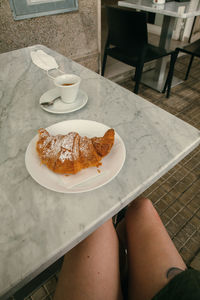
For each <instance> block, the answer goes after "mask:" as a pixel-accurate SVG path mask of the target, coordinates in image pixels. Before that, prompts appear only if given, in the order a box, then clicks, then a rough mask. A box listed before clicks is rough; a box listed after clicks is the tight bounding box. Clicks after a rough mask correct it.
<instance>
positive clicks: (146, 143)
mask: <svg viewBox="0 0 200 300" xmlns="http://www.w3.org/2000/svg"><path fill="white" fill-rule="evenodd" d="M36 49H42V50H44V51H45V52H46V53H49V54H50V55H52V56H53V57H55V59H56V61H57V63H58V64H59V66H61V69H62V70H63V71H65V72H66V73H74V74H77V75H79V76H80V77H81V78H82V82H81V89H82V90H83V91H85V92H86V93H87V95H88V97H89V99H88V103H87V105H86V106H85V107H83V108H82V109H81V110H78V111H75V112H73V113H69V114H63V115H56V114H50V113H48V112H46V111H44V110H42V109H41V108H40V106H39V103H38V102H39V99H40V96H41V95H42V94H43V93H44V92H46V91H47V90H48V89H51V88H53V87H54V84H53V82H52V80H51V79H50V78H48V77H47V75H46V73H45V71H43V70H41V69H39V68H38V67H37V66H35V65H34V64H33V63H32V61H31V58H30V52H31V51H32V50H36ZM0 69H1V72H0V191H1V193H0V220H1V227H0V245H1V246H0V297H1V299H4V298H5V297H6V296H8V295H10V294H11V293H13V292H14V291H16V290H17V289H18V288H20V287H22V286H23V285H24V284H26V283H27V282H28V281H30V280H31V279H33V278H34V277H35V276H36V275H38V274H39V273H40V272H42V271H43V270H44V269H45V268H47V267H48V266H49V265H51V264H52V263H53V262H55V261H56V260H57V259H58V258H60V257H61V256H62V255H64V254H65V253H66V252H67V251H69V250H70V249H71V248H72V247H74V246H75V245H76V244H77V243H79V242H80V241H81V240H82V239H84V238H85V237H86V236H88V235H89V234H90V233H91V232H93V231H94V230H95V229H96V228H97V227H98V226H100V225H101V224H102V223H104V222H105V221H106V220H107V219H109V218H110V217H112V216H113V215H115V214H116V213H117V212H118V211H120V210H121V209H122V208H123V207H125V206H126V205H127V204H128V203H130V202H131V201H132V200H133V199H135V198H136V197H137V196H138V195H139V194H141V193H142V192H143V191H145V190H146V189H147V188H148V187H149V186H150V185H152V184H153V183H154V182H155V181H156V180H157V179H158V178H160V177H161V176H162V175H163V174H165V173H166V172H167V171H168V170H169V169H171V168H172V167H173V166H174V165H176V164H177V163H178V162H179V161H180V160H181V159H183V158H184V157H185V156H186V155H187V154H188V153H189V152H191V151H192V150H193V149H194V148H195V147H196V146H197V145H198V144H199V143H200V133H199V131H198V130H197V129H195V128H194V127H192V126H190V125H189V124H187V123H185V122H184V121H182V120H180V119H178V118H176V117H175V116H173V115H171V114H169V113H167V112H166V111H164V110H162V109H160V108H159V107H157V106H155V105H153V104H151V103H150V102H148V101H146V100H145V99H143V98H141V97H140V96H137V95H135V94H134V93H132V92H130V91H128V90H126V89H124V88H122V87H120V86H119V85H117V84H116V83H113V82H111V81H109V80H107V79H106V78H104V77H101V76H99V75H98V74H96V73H94V72H92V71H90V70H88V69H87V68H85V67H83V66H81V65H79V64H77V63H75V62H73V61H72V60H70V59H67V58H66V57H64V56H62V55H60V54H58V53H57V52H54V51H52V50H50V49H48V48H46V47H44V46H41V45H36V46H32V47H27V48H24V49H20V50H16V51H12V52H8V53H4V54H1V55H0ZM73 119H86V120H95V121H97V122H100V123H103V124H106V125H108V126H110V127H112V128H114V129H115V130H116V132H118V134H119V135H120V136H121V138H122V139H123V141H124V143H125V147H126V160H125V163H124V166H123V168H122V170H121V171H120V173H119V174H118V175H117V177H115V179H113V180H112V181H111V182H109V183H108V184H106V185H104V186H103V187H101V188H99V189H96V190H93V191H90V192H85V193H81V194H79V193H78V194H64V193H57V192H53V191H51V190H48V189H46V188H44V187H42V186H41V185H39V184H38V183H37V182H35V181H34V180H33V179H32V177H31V176H30V175H29V173H28V172H27V169H26V167H25V151H26V148H27V146H28V144H29V142H30V140H31V139H32V138H33V137H34V136H35V135H36V133H37V130H38V128H40V127H44V128H46V127H48V126H50V125H52V124H55V123H57V122H60V121H64V120H73Z"/></svg>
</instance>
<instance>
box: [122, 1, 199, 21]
mask: <svg viewBox="0 0 200 300" xmlns="http://www.w3.org/2000/svg"><path fill="white" fill-rule="evenodd" d="M118 5H119V6H124V7H130V8H135V9H140V10H143V11H149V12H154V13H159V14H162V15H166V16H171V17H177V18H183V19H184V18H190V17H195V16H199V15H200V1H199V0H191V1H189V2H175V1H172V2H166V3H165V4H154V3H153V1H151V0H124V1H118Z"/></svg>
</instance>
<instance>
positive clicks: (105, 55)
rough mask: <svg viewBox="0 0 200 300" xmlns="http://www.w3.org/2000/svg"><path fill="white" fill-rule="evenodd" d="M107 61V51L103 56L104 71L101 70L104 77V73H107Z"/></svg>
mask: <svg viewBox="0 0 200 300" xmlns="http://www.w3.org/2000/svg"><path fill="white" fill-rule="evenodd" d="M106 61H107V53H106V50H105V52H104V56H103V63H102V70H101V75H102V76H104V73H105V67H106Z"/></svg>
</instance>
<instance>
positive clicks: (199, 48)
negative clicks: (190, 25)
mask: <svg viewBox="0 0 200 300" xmlns="http://www.w3.org/2000/svg"><path fill="white" fill-rule="evenodd" d="M179 52H184V53H186V54H189V55H191V58H190V62H189V65H188V68H187V72H186V75H185V80H187V79H188V76H189V73H190V69H191V66H192V62H193V59H194V57H195V56H196V57H199V58H200V39H199V40H197V41H195V42H193V43H191V44H189V45H187V46H185V47H184V48H176V50H175V56H174V61H173V64H172V66H171V70H170V72H171V75H170V76H171V77H170V78H169V77H168V78H167V80H166V83H165V86H164V89H163V93H165V92H166V89H167V94H169V93H170V89H171V81H172V77H173V73H174V66H175V63H176V60H177V57H178V55H179Z"/></svg>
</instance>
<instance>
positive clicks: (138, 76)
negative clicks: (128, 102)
mask: <svg viewBox="0 0 200 300" xmlns="http://www.w3.org/2000/svg"><path fill="white" fill-rule="evenodd" d="M143 66H144V63H139V64H138V66H137V67H136V70H135V88H134V93H135V94H138V90H139V84H140V81H141V77H142V70H143Z"/></svg>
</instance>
